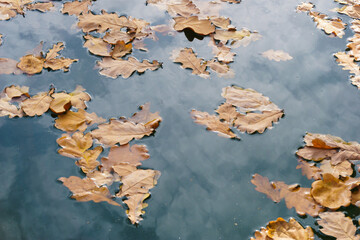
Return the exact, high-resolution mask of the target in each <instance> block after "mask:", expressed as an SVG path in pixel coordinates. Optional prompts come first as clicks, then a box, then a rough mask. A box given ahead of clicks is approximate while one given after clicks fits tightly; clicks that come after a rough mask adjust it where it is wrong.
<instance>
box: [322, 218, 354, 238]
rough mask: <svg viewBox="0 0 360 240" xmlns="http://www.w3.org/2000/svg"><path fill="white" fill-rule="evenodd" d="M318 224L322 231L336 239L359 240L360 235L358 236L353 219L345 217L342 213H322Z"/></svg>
mask: <svg viewBox="0 0 360 240" xmlns="http://www.w3.org/2000/svg"><path fill="white" fill-rule="evenodd" d="M319 216H320V218H321V219H320V220H317V222H318V224H319V225H320V226H321V227H322V228H320V231H321V232H322V233H324V234H326V235H329V236H332V237H335V238H336V239H338V240H359V239H360V235H355V234H356V226H355V225H354V224H353V222H352V219H351V218H349V217H345V215H344V213H342V212H325V213H320V214H319Z"/></svg>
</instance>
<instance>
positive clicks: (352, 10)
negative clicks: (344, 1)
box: [336, 4, 360, 19]
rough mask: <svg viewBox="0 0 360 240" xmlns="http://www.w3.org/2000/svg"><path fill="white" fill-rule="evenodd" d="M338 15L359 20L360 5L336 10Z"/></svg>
mask: <svg viewBox="0 0 360 240" xmlns="http://www.w3.org/2000/svg"><path fill="white" fill-rule="evenodd" d="M336 11H337V12H338V13H341V14H346V15H348V16H349V17H351V18H354V19H359V18H360V5H358V4H357V5H347V6H344V7H342V8H339V9H336Z"/></svg>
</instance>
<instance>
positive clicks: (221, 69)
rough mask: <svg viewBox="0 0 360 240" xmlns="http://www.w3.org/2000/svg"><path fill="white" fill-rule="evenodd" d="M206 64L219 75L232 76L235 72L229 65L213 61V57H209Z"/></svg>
mask: <svg viewBox="0 0 360 240" xmlns="http://www.w3.org/2000/svg"><path fill="white" fill-rule="evenodd" d="M206 66H208V67H209V68H210V69H211V70H213V71H215V72H216V73H217V74H218V76H219V77H228V78H230V77H234V75H235V73H234V71H233V70H232V69H230V67H229V65H227V64H225V63H220V62H217V61H215V59H211V60H210V61H207V62H206Z"/></svg>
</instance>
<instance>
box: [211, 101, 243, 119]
mask: <svg viewBox="0 0 360 240" xmlns="http://www.w3.org/2000/svg"><path fill="white" fill-rule="evenodd" d="M215 112H216V113H217V114H219V118H220V119H221V120H225V121H226V122H229V123H230V124H233V123H234V120H235V119H236V118H237V117H238V116H239V114H240V113H239V112H238V111H236V107H234V106H233V105H232V104H230V103H223V104H221V105H220V106H219V107H218V108H217V109H216V110H215Z"/></svg>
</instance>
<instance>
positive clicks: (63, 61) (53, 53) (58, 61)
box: [44, 42, 78, 72]
mask: <svg viewBox="0 0 360 240" xmlns="http://www.w3.org/2000/svg"><path fill="white" fill-rule="evenodd" d="M63 49H64V43H62V42H59V43H57V44H54V46H53V48H52V49H50V50H49V52H48V53H47V54H46V58H45V62H44V68H50V69H52V70H60V69H62V70H64V72H67V71H69V67H70V65H71V64H72V63H73V62H77V61H78V59H70V58H63V57H61V58H57V57H58V56H59V53H58V52H59V51H61V50H63Z"/></svg>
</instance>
